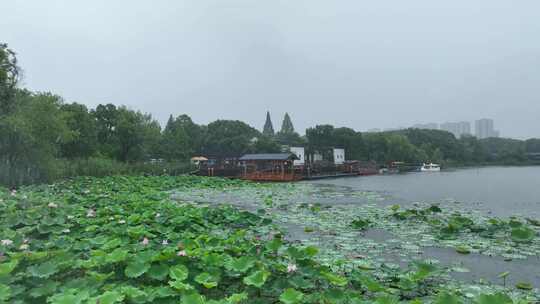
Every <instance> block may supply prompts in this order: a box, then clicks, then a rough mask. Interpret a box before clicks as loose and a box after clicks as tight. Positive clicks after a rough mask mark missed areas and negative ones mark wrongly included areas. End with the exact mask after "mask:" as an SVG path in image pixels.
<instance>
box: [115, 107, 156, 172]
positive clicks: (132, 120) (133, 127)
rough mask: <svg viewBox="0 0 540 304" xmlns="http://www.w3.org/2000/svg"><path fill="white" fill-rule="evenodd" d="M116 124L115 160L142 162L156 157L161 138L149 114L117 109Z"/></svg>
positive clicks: (121, 108) (124, 108)
mask: <svg viewBox="0 0 540 304" xmlns="http://www.w3.org/2000/svg"><path fill="white" fill-rule="evenodd" d="M117 118H118V124H117V126H116V127H115V130H114V131H115V135H116V137H117V138H118V149H117V155H116V157H117V159H118V160H120V161H124V162H135V161H143V160H147V159H150V158H153V157H155V156H157V155H158V151H156V150H157V148H158V143H159V140H160V136H161V127H160V126H159V123H158V122H157V121H156V120H154V119H153V118H152V116H151V115H150V114H143V113H141V112H138V111H137V112H135V111H132V110H129V109H127V108H126V107H120V108H118V117H117Z"/></svg>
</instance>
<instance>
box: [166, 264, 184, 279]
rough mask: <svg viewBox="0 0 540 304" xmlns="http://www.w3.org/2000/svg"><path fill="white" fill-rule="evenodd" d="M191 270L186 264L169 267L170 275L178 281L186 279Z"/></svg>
mask: <svg viewBox="0 0 540 304" xmlns="http://www.w3.org/2000/svg"><path fill="white" fill-rule="evenodd" d="M188 274H189V270H188V269H187V267H186V266H184V265H181V264H180V265H176V266H173V267H171V268H169V276H170V277H171V278H173V279H174V280H176V281H184V280H185V279H187V278H188Z"/></svg>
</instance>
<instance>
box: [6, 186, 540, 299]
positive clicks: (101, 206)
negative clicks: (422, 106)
mask: <svg viewBox="0 0 540 304" xmlns="http://www.w3.org/2000/svg"><path fill="white" fill-rule="evenodd" d="M312 191H314V189H312V188H309V186H308V185H305V184H257V183H252V182H246V181H240V180H228V179H222V178H206V177H196V176H178V177H171V176H147V177H142V176H139V177H136V176H115V177H104V178H89V177H86V178H83V177H80V178H74V179H72V180H65V181H60V182H57V183H55V184H52V185H33V186H26V187H22V188H20V189H19V190H18V191H11V192H10V191H7V190H6V191H1V192H0V228H1V229H0V239H1V240H2V241H1V245H0V302H5V303H51V304H63V303H100V304H109V303H185V304H204V303H208V304H229V303H284V304H295V303H306V304H308V303H332V304H333V303H336V304H338V303H343V304H347V303H351V304H357V303H377V304H384V303H437V304H452V303H475V304H496V303H501V304H506V303H534V302H535V301H538V300H540V299H539V298H538V289H535V288H537V286H533V285H532V284H531V283H529V282H518V283H517V284H515V285H514V286H510V285H507V286H506V287H504V286H501V285H492V284H488V283H486V282H483V283H482V282H478V283H476V284H464V283H461V282H459V281H456V280H454V279H452V278H451V277H449V276H448V271H449V270H448V269H447V268H446V267H444V266H443V265H440V264H438V263H437V262H436V261H433V260H429V259H427V260H422V259H418V258H417V259H415V260H411V261H410V263H409V264H408V265H406V266H403V267H401V266H399V265H393V264H391V263H389V261H382V260H380V258H381V257H382V256H381V255H379V254H380V252H379V253H377V252H378V251H381V250H382V251H389V252H390V251H392V248H393V247H396V245H399V246H398V248H397V249H396V250H398V251H400V252H404V251H407V252H408V251H410V252H415V251H417V250H420V248H421V247H418V246H417V245H415V243H403V244H395V243H388V244H384V243H381V244H379V245H377V244H374V243H373V242H369V240H368V239H365V238H362V237H361V235H362V233H363V231H366V230H368V229H371V228H372V227H379V228H385V229H388V230H389V231H392V232H393V233H399V231H402V232H406V231H408V233H411V234H415V235H416V236H417V237H416V238H415V237H413V238H411V237H410V236H409V237H408V239H410V240H414V239H418V241H419V242H424V243H426V244H431V245H436V246H446V247H447V246H450V247H452V248H455V250H456V251H457V252H459V253H460V254H470V253H472V252H479V253H481V252H485V254H492V255H505V254H507V255H508V254H509V253H508V252H510V251H509V250H511V251H513V253H512V254H510V255H511V256H512V257H513V258H515V259H517V258H519V256H520V255H533V256H534V254H537V255H538V254H539V245H540V239H539V237H538V229H539V228H538V225H540V223H539V222H538V221H535V220H533V219H531V220H530V221H527V220H525V219H518V218H513V219H510V220H500V219H492V218H476V217H474V216H473V215H471V214H458V213H456V211H455V210H445V207H444V206H441V207H438V206H435V205H426V206H423V205H418V206H415V207H413V208H404V207H400V206H396V205H392V206H388V207H384V206H380V205H378V203H377V201H378V199H377V197H374V196H373V194H370V193H351V194H350V195H351V197H352V198H356V199H357V200H361V199H366V200H367V204H366V205H365V206H364V205H363V204H362V205H357V206H350V207H347V206H346V205H326V204H320V203H318V202H317V201H316V200H315V198H317V197H318V198H319V199H321V197H320V195H321V193H326V195H328V199H329V200H330V201H332V202H334V201H336V200H337V197H339V195H341V194H339V193H337V194H336V195H338V196H334V194H331V193H330V192H328V191H327V189H323V190H322V191H323V192H321V193H318V192H317V193H314V192H312ZM329 193H330V194H329ZM224 194H230V195H234V197H228V198H225V197H223V196H222V195H224ZM314 194H317V195H314ZM292 195H300V196H298V197H295V198H294V199H299V200H300V199H301V197H302V196H301V195H305V197H304V198H306V199H309V198H312V199H313V201H298V202H296V203H287V204H285V203H286V202H288V201H286V200H290V197H291V196H292ZM212 198H215V200H214V199H212ZM228 201H231V203H230V204H229V203H225V202H228ZM243 201H245V202H247V201H249V202H250V203H249V205H242V204H244V203H242V202H243ZM231 204H232V205H231ZM237 204H240V205H237ZM242 206H243V207H242ZM351 208H352V209H351ZM248 210H249V211H248ZM337 217H339V218H340V219H341V220H336V218H337ZM298 222H300V223H302V226H301V227H302V228H303V232H300V231H297V232H296V234H297V235H304V237H300V238H296V240H294V239H290V233H291V231H292V230H291V229H290V228H291V227H293V224H295V223H298ZM329 223H333V224H331V225H330V226H328V225H329ZM285 224H287V225H285ZM308 228H309V229H308ZM288 230H291V231H288ZM357 233H360V235H358V234H357ZM305 235H307V236H305ZM312 235H313V236H314V237H311V236H312ZM404 236H405V235H404ZM314 240H315V241H314ZM316 244H319V245H320V246H316ZM324 244H327V245H328V246H325V245H324ZM337 244H339V246H338V247H335V246H336V245H337ZM392 244H393V245H392ZM456 244H459V245H456ZM381 246H382V247H381ZM381 261H382V262H381ZM454 270H455V269H454ZM512 275H513V274H511V273H508V274H506V275H505V276H504V277H503V273H501V281H502V280H503V279H506V277H507V276H510V277H512ZM505 282H506V281H505Z"/></svg>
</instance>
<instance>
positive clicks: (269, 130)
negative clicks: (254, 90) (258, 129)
mask: <svg viewBox="0 0 540 304" xmlns="http://www.w3.org/2000/svg"><path fill="white" fill-rule="evenodd" d="M262 134H263V135H265V136H274V126H273V125H272V119H271V118H270V112H269V111H267V112H266V122H265V123H264V128H263V132H262Z"/></svg>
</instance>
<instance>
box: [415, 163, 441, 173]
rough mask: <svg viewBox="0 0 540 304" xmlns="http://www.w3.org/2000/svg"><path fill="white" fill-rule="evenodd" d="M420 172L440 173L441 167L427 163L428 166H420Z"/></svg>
mask: <svg viewBox="0 0 540 304" xmlns="http://www.w3.org/2000/svg"><path fill="white" fill-rule="evenodd" d="M420 171H421V172H439V171H441V165H439V164H434V163H429V164H426V163H424V164H422V167H420Z"/></svg>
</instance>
